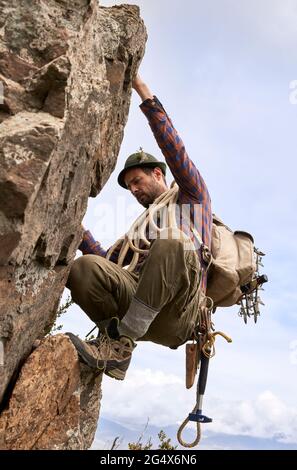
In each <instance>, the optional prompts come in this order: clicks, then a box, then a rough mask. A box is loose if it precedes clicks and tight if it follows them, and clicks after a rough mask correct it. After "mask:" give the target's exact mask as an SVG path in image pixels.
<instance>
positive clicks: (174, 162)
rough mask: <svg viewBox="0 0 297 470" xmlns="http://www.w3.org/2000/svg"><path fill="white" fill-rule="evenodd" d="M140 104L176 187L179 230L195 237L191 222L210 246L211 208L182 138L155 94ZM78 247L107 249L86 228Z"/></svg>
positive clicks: (115, 255)
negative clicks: (179, 217) (179, 214)
mask: <svg viewBox="0 0 297 470" xmlns="http://www.w3.org/2000/svg"><path fill="white" fill-rule="evenodd" d="M140 108H141V110H142V111H143V113H144V114H145V116H146V117H147V119H148V122H149V125H150V127H151V129H152V131H153V134H154V136H155V139H156V141H157V143H158V145H159V147H160V149H161V151H162V153H163V155H164V157H165V159H166V163H167V164H168V166H169V168H170V170H171V173H172V174H173V176H174V179H175V181H176V183H177V184H178V187H179V192H178V200H177V204H178V205H179V206H180V207H181V211H180V212H181V220H180V222H179V221H178V225H179V224H180V225H181V228H182V230H183V231H184V232H185V233H187V234H188V235H190V236H191V238H192V239H193V241H195V240H194V238H193V233H192V230H191V229H192V227H193V226H194V227H195V229H196V230H197V231H198V233H199V234H200V236H201V238H202V241H203V243H204V244H205V245H207V246H208V247H209V248H210V246H211V228H212V212H211V201H210V196H209V193H208V190H207V187H206V184H205V182H204V180H203V178H202V176H201V175H200V173H199V171H198V170H197V168H196V167H195V165H194V163H193V162H192V161H191V160H190V158H189V156H188V154H187V152H186V150H185V146H184V144H183V141H182V140H181V138H180V137H179V135H178V133H177V131H176V130H175V128H174V126H173V124H172V121H171V119H170V118H169V116H168V115H167V113H166V111H165V109H164V108H163V106H162V104H161V103H160V101H159V100H158V98H156V97H155V96H154V99H153V100H151V99H147V100H145V101H144V102H143V103H142V104H141V105H140ZM185 214H186V215H187V216H185ZM120 248H121V246H119V247H118V249H117V250H116V251H115V252H114V253H113V254H112V256H111V258H110V259H111V261H113V262H115V263H116V262H117V259H118V255H119V251H120ZM79 249H80V250H81V251H82V252H83V254H96V255H99V256H103V257H106V254H107V251H106V250H104V249H103V248H102V246H101V245H100V243H99V242H97V241H95V240H94V238H93V236H92V234H91V233H90V232H89V231H85V232H84V235H83V241H82V243H81V244H80V246H79ZM197 252H198V255H199V258H200V261H201V264H202V267H204V263H203V261H202V259H201V253H200V250H199V245H197ZM132 256H133V252H132V251H131V250H129V251H128V253H127V256H126V258H125V260H124V266H125V265H127V264H129V263H130V261H131V259H132ZM145 258H146V255H141V256H140V257H139V262H138V265H137V267H136V271H139V269H140V266H141V264H142V263H143V261H144V260H145ZM202 288H203V290H204V291H205V290H206V273H205V272H204V269H203V275H202Z"/></svg>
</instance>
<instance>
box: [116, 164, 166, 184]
mask: <svg viewBox="0 0 297 470" xmlns="http://www.w3.org/2000/svg"><path fill="white" fill-rule="evenodd" d="M157 167H158V168H161V170H162V173H163V175H164V176H165V175H166V163H164V162H147V163H135V164H133V165H130V166H128V167H127V168H124V169H123V170H122V171H121V172H120V174H119V176H118V183H119V185H120V186H122V188H124V189H128V188H127V186H126V183H125V174H126V173H127V171H128V170H131V168H140V169H141V168H157Z"/></svg>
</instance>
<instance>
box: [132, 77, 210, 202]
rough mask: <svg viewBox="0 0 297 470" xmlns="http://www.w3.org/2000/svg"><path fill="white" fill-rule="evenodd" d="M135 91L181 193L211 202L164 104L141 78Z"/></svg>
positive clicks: (137, 78) (135, 82)
mask: <svg viewBox="0 0 297 470" xmlns="http://www.w3.org/2000/svg"><path fill="white" fill-rule="evenodd" d="M133 88H134V89H135V91H136V92H137V93H138V94H139V96H140V98H141V99H142V101H143V102H142V104H141V105H140V108H141V110H142V111H143V113H144V114H145V115H146V117H147V119H148V122H149V125H150V127H151V129H152V131H153V134H154V136H155V139H156V141H157V143H158V145H159V147H160V149H161V151H162V153H163V155H164V157H165V159H166V162H167V164H168V166H169V168H170V170H171V172H172V174H173V176H174V179H175V181H176V182H177V184H178V186H179V187H180V189H181V191H183V192H184V193H186V194H188V195H189V196H190V197H192V198H195V199H196V200H197V201H198V202H208V201H209V193H208V190H207V187H206V184H205V182H204V180H203V178H202V176H201V175H200V172H199V171H198V169H197V168H196V166H195V165H194V163H193V162H192V160H191V159H190V158H189V156H188V154H187V152H186V149H185V146H184V143H183V141H182V140H181V138H180V137H179V135H178V133H177V131H176V129H175V128H174V126H173V124H172V121H171V119H170V118H169V116H168V115H167V113H166V111H165V109H164V107H163V105H162V104H161V103H160V101H159V100H158V98H156V96H154V95H152V93H151V91H150V90H149V88H148V86H147V85H146V84H145V83H144V82H143V80H142V79H141V78H140V77H139V76H137V77H136V78H135V80H134V82H133Z"/></svg>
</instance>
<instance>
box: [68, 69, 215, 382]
mask: <svg viewBox="0 0 297 470" xmlns="http://www.w3.org/2000/svg"><path fill="white" fill-rule="evenodd" d="M133 88H134V89H135V90H136V92H137V93H138V94H139V96H140V98H141V99H142V104H141V105H140V108H141V110H142V111H143V113H144V114H145V116H146V117H147V119H148V122H149V125H150V127H151V129H152V131H153V134H154V136H155V139H156V141H157V143H158V145H159V147H160V149H161V151H162V153H163V155H164V157H165V159H166V163H167V165H168V166H169V168H170V170H171V173H172V174H173V176H174V179H175V183H176V184H174V185H172V187H171V188H168V187H167V183H166V180H165V174H166V164H165V163H164V162H161V161H159V160H158V159H156V158H155V157H153V156H152V155H150V154H148V153H145V152H144V151H143V150H142V149H140V151H139V152H137V153H134V154H132V155H130V156H129V157H128V159H127V160H126V163H125V166H124V169H123V170H122V171H121V172H120V174H119V176H118V182H119V184H120V185H121V186H122V187H123V188H125V189H128V190H129V191H130V192H131V193H132V195H133V196H134V197H135V198H136V199H137V201H138V202H139V203H140V204H141V205H143V206H144V207H145V208H146V211H145V212H144V213H143V214H142V215H141V216H140V217H139V218H138V219H137V221H136V223H135V224H133V226H132V227H131V229H130V230H129V232H128V233H127V235H126V237H124V238H122V239H120V240H119V241H118V242H117V243H116V244H115V245H114V246H113V247H112V248H111V249H110V250H108V252H107V251H105V250H104V249H103V248H102V247H101V245H100V243H99V242H96V241H95V240H94V239H93V237H92V235H91V233H90V232H89V231H85V232H84V236H83V241H82V243H81V245H80V247H79V248H80V250H81V251H82V252H83V254H84V256H82V257H80V258H78V259H77V260H75V261H74V263H73V266H72V268H71V271H70V275H69V279H68V282H67V287H68V288H69V289H70V291H71V295H72V298H73V300H74V302H76V303H77V304H78V305H79V306H80V307H81V308H82V309H83V310H84V311H85V312H86V314H87V315H88V316H89V318H90V319H91V320H92V321H93V322H95V323H96V325H97V326H98V327H99V335H98V337H97V339H95V340H91V341H82V340H80V339H79V338H78V337H77V336H75V335H73V334H72V333H68V335H69V337H70V338H71V340H72V342H73V343H74V345H75V347H76V349H77V351H78V354H79V356H80V358H81V360H82V361H83V362H85V363H86V364H87V365H89V367H91V368H94V369H99V370H102V371H105V373H106V374H108V375H109V376H111V377H114V378H116V379H119V380H123V379H124V377H125V373H126V371H127V369H128V366H129V363H130V360H131V355H132V351H133V349H134V347H135V345H136V344H135V343H136V341H137V340H144V341H152V342H154V343H158V344H162V345H164V346H169V347H171V348H173V349H174V348H177V347H178V346H179V345H181V344H183V343H185V342H186V341H187V340H188V339H190V338H191V337H192V335H193V332H194V329H195V327H196V326H197V323H198V318H199V306H200V305H201V302H202V301H203V297H204V292H205V289H206V270H207V256H206V255H205V253H206V254H207V247H210V242H211V223H212V216H211V203H210V197H209V193H208V190H207V187H206V185H205V183H204V181H203V179H202V177H201V175H200V173H199V171H198V170H197V168H196V167H195V165H194V163H193V162H192V161H191V160H190V158H189V157H188V155H187V152H186V150H185V147H184V144H183V142H182V140H181V138H180V137H179V135H178V134H177V132H176V130H175V128H174V127H173V124H172V122H171V120H170V118H169V117H168V115H167V114H166V111H165V110H164V108H163V106H162V104H161V103H160V101H159V100H158V99H157V97H156V96H153V95H152V94H151V92H150V90H149V88H148V87H147V85H146V84H145V83H144V82H143V81H142V80H141V78H140V77H139V76H137V77H136V78H135V80H134V82H133ZM124 266H125V269H124V268H123V267H124Z"/></svg>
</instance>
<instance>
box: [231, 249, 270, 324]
mask: <svg viewBox="0 0 297 470" xmlns="http://www.w3.org/2000/svg"><path fill="white" fill-rule="evenodd" d="M254 256H255V263H256V270H255V273H254V275H253V278H252V280H251V281H250V282H249V283H247V284H245V285H243V286H241V292H242V296H241V297H240V299H239V302H238V303H239V304H240V310H239V312H238V315H239V316H240V317H242V318H243V321H244V323H245V324H246V323H247V319H248V318H251V317H253V318H254V322H255V323H257V320H258V316H259V315H260V305H265V304H264V302H263V301H262V300H261V298H260V295H259V291H264V289H263V287H262V286H263V284H265V283H266V282H268V277H267V276H266V274H262V275H260V272H259V271H260V266H261V267H263V266H264V265H263V263H262V258H263V256H265V254H264V253H262V251H260V250H258V249H257V248H254Z"/></svg>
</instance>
